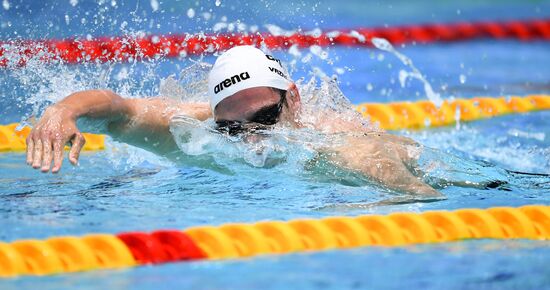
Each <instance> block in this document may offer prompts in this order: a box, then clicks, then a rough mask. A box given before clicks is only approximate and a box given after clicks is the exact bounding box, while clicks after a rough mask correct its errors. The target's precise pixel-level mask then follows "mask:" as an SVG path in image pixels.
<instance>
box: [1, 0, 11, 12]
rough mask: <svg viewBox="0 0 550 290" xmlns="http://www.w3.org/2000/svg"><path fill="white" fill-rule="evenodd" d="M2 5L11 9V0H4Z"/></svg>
mask: <svg viewBox="0 0 550 290" xmlns="http://www.w3.org/2000/svg"><path fill="white" fill-rule="evenodd" d="M2 7H4V9H5V10H9V9H10V2H8V0H4V1H2Z"/></svg>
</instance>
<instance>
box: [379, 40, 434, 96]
mask: <svg viewBox="0 0 550 290" xmlns="http://www.w3.org/2000/svg"><path fill="white" fill-rule="evenodd" d="M371 42H372V44H373V45H374V46H375V47H376V48H378V49H380V50H383V51H387V52H389V53H391V54H393V55H395V56H396V57H397V58H398V59H399V60H400V61H401V62H402V63H403V64H404V65H405V66H407V67H409V68H410V69H411V71H406V70H401V71H399V82H400V84H401V87H404V86H405V82H406V80H407V79H409V78H412V79H417V80H419V81H421V82H422V83H423V84H424V92H425V94H426V97H428V99H429V100H430V101H432V102H433V103H434V104H435V105H436V106H437V107H440V106H441V105H442V104H443V100H442V99H441V96H440V94H438V93H436V92H435V91H434V90H433V88H432V86H431V85H430V83H429V82H428V80H426V78H425V77H424V76H423V75H422V73H421V72H420V71H419V70H418V69H417V68H416V67H415V66H414V64H413V62H412V60H411V59H410V58H409V57H407V56H406V55H404V54H402V53H400V52H398V51H397V50H396V49H395V48H394V47H393V45H391V43H389V41H387V40H386V39H384V38H378V37H373V38H372V40H371Z"/></svg>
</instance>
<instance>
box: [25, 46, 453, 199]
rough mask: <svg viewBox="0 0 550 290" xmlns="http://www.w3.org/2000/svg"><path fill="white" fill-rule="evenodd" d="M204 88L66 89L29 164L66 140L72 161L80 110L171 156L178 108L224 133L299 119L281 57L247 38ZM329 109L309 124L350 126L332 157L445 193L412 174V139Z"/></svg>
mask: <svg viewBox="0 0 550 290" xmlns="http://www.w3.org/2000/svg"><path fill="white" fill-rule="evenodd" d="M208 95H209V98H210V99H209V102H208V103H182V102H178V101H176V100H173V99H169V98H164V97H156V98H146V99H126V98H122V97H120V96H119V95H117V94H115V93H114V92H112V91H109V90H88V91H81V92H77V93H74V94H71V95H69V96H68V97H66V98H65V99H63V100H61V101H60V102H58V103H56V104H54V105H52V106H50V107H48V108H47V109H46V110H45V112H44V114H43V116H42V118H41V119H40V120H39V121H38V123H37V124H36V125H35V126H34V128H33V129H32V131H31V132H30V134H29V136H28V138H27V151H26V155H27V158H26V159H27V160H26V161H27V164H29V165H31V166H32V167H33V168H35V169H41V171H42V172H49V171H50V169H51V172H53V173H57V172H59V170H60V168H61V164H62V162H63V147H64V146H65V144H70V145H71V149H70V151H69V156H68V159H69V161H70V162H71V163H72V164H73V165H76V164H77V162H78V158H79V155H80V151H81V150H82V147H83V146H84V143H85V142H86V140H85V139H84V137H83V135H82V133H81V132H80V130H79V128H78V127H77V122H76V121H77V120H78V119H79V118H87V119H90V120H94V121H96V122H103V123H104V124H106V132H104V133H106V134H108V135H110V136H111V137H112V138H113V139H115V140H118V141H122V142H125V143H128V144H131V145H134V146H137V147H140V148H143V149H146V150H148V151H151V152H154V153H156V154H158V155H162V156H166V157H168V158H170V159H174V160H175V158H176V156H178V154H180V155H181V154H182V153H181V150H179V148H178V146H177V144H176V142H175V139H174V137H173V135H172V134H171V132H170V124H171V120H172V119H173V118H175V117H176V116H181V115H184V116H186V117H188V118H194V119H196V120H200V121H204V120H207V119H209V118H214V121H215V122H216V126H217V130H218V131H220V132H222V133H224V134H229V135H235V134H240V133H242V132H248V131H251V130H255V129H257V128H266V127H269V126H272V125H274V124H278V125H279V126H285V127H289V128H296V129H298V128H301V127H302V126H304V125H303V124H302V123H301V122H300V113H301V100H300V94H299V92H298V88H297V86H296V84H294V83H293V82H292V81H291V80H290V78H289V77H288V75H287V73H286V71H285V69H284V68H283V66H282V65H281V62H280V61H279V60H278V59H276V58H274V57H272V56H270V55H266V54H264V53H263V52H262V51H261V50H259V49H257V48H254V47H252V46H236V47H233V48H231V49H229V50H228V51H226V52H225V53H223V54H222V55H221V56H219V57H218V59H217V60H216V62H215V64H214V66H213V67H212V70H211V71H210V74H209V78H208ZM320 113H323V114H325V112H320ZM328 114H329V113H326V114H325V115H324V117H323V118H320V119H321V121H318V122H316V123H315V124H313V127H314V129H315V130H318V131H320V132H322V133H325V134H336V133H349V134H347V135H346V137H345V142H343V143H342V144H338V145H334V146H327V147H326V148H322V151H323V152H321V153H326V154H325V155H326V156H329V161H330V162H331V163H333V164H335V165H336V166H338V167H341V168H344V169H346V170H351V171H355V172H359V173H361V174H363V175H364V176H366V177H367V178H369V179H371V180H373V181H374V182H376V183H378V184H381V185H383V186H385V187H387V188H389V189H392V190H396V191H399V192H401V193H405V194H407V195H414V196H416V197H418V199H419V200H437V199H443V198H444V196H443V195H442V194H441V193H440V192H439V191H437V190H435V189H434V188H432V187H431V186H430V185H428V184H426V183H424V182H423V181H422V179H421V178H420V177H418V176H416V175H415V174H413V173H414V172H416V161H417V160H416V159H417V158H418V157H417V156H416V157H415V154H411V152H410V151H411V148H413V149H414V148H418V147H419V145H418V144H417V143H416V142H415V141H413V140H411V139H409V138H406V137H400V136H395V135H391V134H388V133H385V132H379V131H373V130H372V129H368V128H366V127H364V126H361V125H360V124H358V123H357V122H353V121H349V120H346V119H344V118H341V117H339V116H338V115H337V114H334V113H333V115H328ZM52 163H53V167H52Z"/></svg>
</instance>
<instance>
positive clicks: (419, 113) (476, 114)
mask: <svg viewBox="0 0 550 290" xmlns="http://www.w3.org/2000/svg"><path fill="white" fill-rule="evenodd" d="M356 109H357V110H358V111H359V112H360V113H361V114H362V115H363V116H364V117H365V118H368V119H369V120H370V121H371V122H373V123H376V124H378V125H379V126H380V127H381V128H383V129H386V130H401V129H422V128H434V127H441V126H448V125H452V124H455V123H456V122H457V120H460V121H461V122H469V121H475V120H480V119H486V118H492V117H497V116H502V115H506V114H513V113H527V112H532V111H540V110H550V95H529V96H525V97H518V96H511V97H500V98H491V97H476V98H472V99H457V100H454V101H445V102H444V103H443V105H442V106H441V107H440V108H437V107H436V106H435V105H434V104H433V103H432V102H430V101H416V102H394V103H387V104H383V103H364V104H360V105H357V106H356ZM18 126H19V124H17V123H13V124H9V125H3V126H2V125H0V152H22V151H25V148H26V142H25V139H26V138H27V136H28V134H29V132H30V128H29V127H24V128H23V129H22V130H21V131H18V130H17V128H18ZM84 138H86V145H84V150H92V151H94V150H103V149H105V136H103V135H94V134H86V133H85V134H84Z"/></svg>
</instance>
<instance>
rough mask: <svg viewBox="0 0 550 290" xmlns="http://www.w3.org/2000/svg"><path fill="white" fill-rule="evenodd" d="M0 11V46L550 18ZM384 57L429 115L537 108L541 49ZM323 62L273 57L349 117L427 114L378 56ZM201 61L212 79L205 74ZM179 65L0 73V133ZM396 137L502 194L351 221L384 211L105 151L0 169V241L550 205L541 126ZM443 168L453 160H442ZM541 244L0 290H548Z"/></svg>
mask: <svg viewBox="0 0 550 290" xmlns="http://www.w3.org/2000/svg"><path fill="white" fill-rule="evenodd" d="M8 2H9V4H10V7H9V9H7V10H6V9H0V10H1V11H0V39H2V40H6V39H12V38H14V37H22V38H32V39H35V38H61V37H68V36H74V35H79V36H82V37H86V35H87V34H91V35H93V36H100V35H120V34H122V33H123V32H130V33H135V32H136V31H143V32H147V33H149V32H151V33H168V32H199V31H201V30H202V31H207V29H213V28H214V27H218V28H219V27H223V26H224V25H226V26H227V25H228V24H230V23H233V25H234V26H237V25H238V24H239V23H242V24H246V29H250V27H251V26H254V25H256V26H258V28H259V29H260V30H267V28H266V26H265V25H266V24H274V25H277V26H279V27H281V28H283V29H285V30H292V29H296V28H298V27H301V28H302V29H304V30H311V29H314V28H316V27H319V28H321V29H332V28H343V27H360V26H365V27H368V26H383V25H385V24H388V25H398V24H412V23H425V22H452V21H460V20H487V19H503V20H506V19H529V18H548V17H550V12H549V11H550V2H548V1H533V2H527V3H523V2H522V1H517V2H516V1H484V2H481V3H479V2H478V1H463V3H460V4H453V3H447V2H445V3H440V1H436V2H433V3H432V2H429V1H420V2H416V3H415V4H411V3H409V1H391V3H390V2H388V1H378V2H365V3H364V2H363V1H357V2H346V3H339V2H337V1H313V2H304V1H302V2H294V1H277V2H271V1H258V2H254V3H252V2H251V3H248V2H246V1H236V2H234V1H232V2H231V3H229V1H227V3H226V1H221V2H220V5H219V6H217V5H216V2H215V1H211V2H212V3H205V4H202V3H201V4H195V3H191V4H189V3H184V2H182V1H159V2H157V1H138V2H136V1H133V2H131V3H130V2H127V1H67V2H70V3H69V4H67V3H65V2H58V1H25V2H23V1H21V2H19V1H12V0H9V1H8ZM120 2H124V3H120ZM113 3H114V5H113ZM155 3H157V4H158V5H159V6H158V9H157V10H155V9H154V7H156V6H155V5H156V4H155ZM73 4H74V6H73ZM27 6H29V7H31V8H32V9H31V10H32V11H31V12H29V11H28V10H29V9H28V7H27ZM201 7H202V8H201ZM190 8H193V13H194V14H193V13H191V12H189V11H190V10H189V9H190ZM204 13H208V14H204ZM192 14H193V17H190V15H192ZM65 15H67V16H65ZM208 15H209V16H208ZM223 16H225V17H226V20H225V21H224V20H223ZM206 18H208V19H206ZM67 19H69V20H67ZM82 19H84V20H82ZM237 20H239V21H238V22H237ZM43 23H46V25H43ZM124 23H126V24H124ZM220 23H221V24H220ZM272 29H273V28H272ZM207 32H208V31H207ZM210 32H211V31H210ZM397 49H398V50H399V51H400V52H401V53H403V54H405V55H407V56H408V57H410V58H411V59H412V60H413V62H414V64H415V66H416V67H417V68H419V69H420V70H421V71H422V73H423V74H424V75H425V76H427V79H428V80H429V81H430V83H431V85H432V86H433V87H434V89H435V90H436V91H437V92H439V93H440V94H441V95H442V97H443V98H452V97H456V98H469V97H473V96H501V95H504V96H507V95H527V94H535V93H536V94H550V53H548V52H549V51H550V44H549V43H548V42H542V41H537V42H529V43H525V42H518V41H510V40H506V41H495V40H478V41H470V42H462V43H447V44H441V43H440V44H430V45H413V44H408V45H405V46H404V47H397ZM322 50H323V51H324V52H326V53H327V54H326V57H325V55H324V54H321V55H319V54H316V52H317V51H315V50H309V49H304V50H301V51H300V53H301V55H299V56H298V55H297V54H296V53H295V52H287V51H276V52H274V54H275V55H276V56H278V57H280V58H281V59H282V60H284V61H285V62H286V63H287V64H290V63H292V62H293V61H295V67H294V69H293V72H292V75H293V78H294V79H299V78H305V80H306V81H307V80H309V79H310V78H311V77H312V76H313V75H315V73H314V72H317V73H316V76H318V77H319V76H321V75H323V74H325V75H328V76H331V75H337V77H338V80H339V84H340V88H341V89H342V91H343V92H344V94H345V95H346V96H348V97H349V98H350V100H351V101H352V103H355V104H357V103H362V102H391V101H400V100H420V99H425V95H424V92H423V90H422V85H421V84H420V83H419V82H416V81H414V80H413V81H409V82H408V83H407V84H405V86H404V87H402V86H401V85H400V82H399V71H400V70H401V69H407V68H405V67H404V66H403V65H402V64H401V63H400V62H399V60H398V59H397V58H395V57H394V56H393V55H391V54H388V53H385V52H383V51H380V50H375V49H365V48H344V47H333V48H328V49H325V48H323V49H322ZM194 59H195V60H198V58H194ZM201 60H202V61H206V62H210V63H211V62H213V60H214V58H213V57H212V56H207V57H204V58H203V59H201ZM191 63H192V62H191V61H190V60H188V59H179V60H178V59H170V60H158V61H152V62H149V63H145V64H143V63H137V64H115V65H112V64H111V65H109V64H102V65H95V64H94V65H68V66H64V65H40V64H36V65H31V66H29V67H25V68H20V69H17V70H4V69H2V70H0V92H1V97H0V113H1V115H0V124H7V123H11V122H19V121H21V120H22V118H23V117H24V116H29V115H30V114H31V112H33V110H36V111H39V110H40V109H41V108H43V107H44V106H45V105H46V104H47V103H48V102H51V101H54V100H57V99H59V98H62V97H64V96H66V95H68V94H69V93H71V92H73V91H76V90H82V89H87V88H98V87H103V88H105V87H107V88H111V89H113V90H114V91H116V92H119V93H121V94H123V95H126V96H149V95H157V94H158V93H159V85H160V81H161V79H163V78H166V77H168V76H170V75H172V74H174V75H176V76H179V74H180V71H181V70H182V69H184V68H185V67H187V66H189V65H190V64H191ZM396 134H402V135H405V136H409V137H411V138H413V139H415V140H417V141H418V142H420V143H422V144H424V145H425V146H427V147H430V148H434V149H436V151H435V152H440V153H441V154H442V156H443V157H442V158H443V159H445V160H446V161H448V162H451V161H452V160H463V163H464V164H466V163H468V164H469V162H475V164H478V165H479V166H481V167H480V168H481V170H482V173H487V172H489V171H491V172H493V171H498V172H500V173H499V174H502V176H504V178H505V179H506V181H507V182H508V184H507V185H506V186H504V187H500V188H496V189H483V190H482V189H471V188H463V187H456V186H450V187H446V188H442V189H441V192H443V193H444V194H445V195H446V196H447V197H448V199H447V200H444V201H437V202H432V203H410V204H402V205H392V206H379V207H365V206H361V205H364V204H367V203H371V202H375V201H379V200H381V199H384V198H388V197H391V196H392V194H391V193H388V192H387V191H384V190H382V189H380V188H379V187H376V186H373V185H368V184H367V185H361V186H350V184H349V183H345V182H341V183H339V182H329V181H327V180H320V179H318V178H311V177H310V176H305V175H303V174H300V173H301V172H300V171H301V168H299V167H296V166H295V165H288V166H275V167H274V168H260V169H258V168H251V167H250V166H245V165H235V166H236V167H235V168H234V170H235V172H236V173H237V174H234V175H227V174H222V173H218V172H215V171H212V170H208V169H203V168H197V167H189V166H184V165H174V164H172V163H170V162H168V161H166V160H163V159H162V158H159V157H157V156H154V155H152V154H149V153H146V152H144V151H142V150H139V149H136V148H132V147H129V146H126V145H123V144H119V143H115V142H112V141H109V144H108V146H107V147H108V149H107V150H105V151H101V152H87V153H84V154H83V155H82V156H81V159H80V166H78V167H75V168H74V167H72V166H70V165H69V164H68V162H65V164H64V167H63V169H62V171H61V173H60V174H57V175H51V174H41V173H39V172H37V171H34V170H32V169H31V168H29V167H27V166H26V165H25V163H24V160H25V159H24V155H23V154H21V153H1V154H0V240H1V241H13V240H17V239H24V238H46V237H50V236H59V235H83V234H87V233H100V232H107V233H118V232H124V231H150V230H155V229H162V228H170V229H183V228H186V227H189V226H194V225H218V224H222V223H226V222H255V221H259V220H289V219H292V218H298V217H324V216H337V215H352V216H355V215H360V214H369V213H377V214H385V213H391V212H396V211H413V212H421V211H426V210H434V209H436V210H439V209H445V210H451V209H458V208H488V207H494V206H520V205H526V204H545V205H548V204H550V177H548V175H547V174H550V111H542V112H534V113H528V114H516V115H508V116H503V117H498V118H494V119H489V120H482V121H477V122H472V123H459V124H455V125H453V126H449V127H443V128H433V129H427V130H423V131H400V132H396ZM438 154H439V153H438ZM448 154H451V155H452V156H456V157H457V158H459V159H452V158H451V159H452V160H451V159H449V158H450V157H449V156H451V155H448ZM453 158H454V157H453ZM459 163H461V164H462V162H459ZM482 165H483V166H486V167H483V166H482ZM516 171H517V172H523V173H514V172H516ZM525 173H529V174H525ZM450 174H451V175H452V173H450ZM487 174H488V173H487ZM549 245H550V244H549V243H548V241H526V240H510V241H494V240H477V241H464V242H457V243H448V244H438V245H419V246H408V247H398V248H383V247H370V248H361V249H355V250H346V251H328V252H321V253H308V254H293V255H285V256H268V257H259V258H254V259H241V260H235V261H224V262H192V263H175V264H166V265H158V266H144V267H138V268H134V269H128V270H122V271H94V272H86V273H76V274H63V275H56V276H48V277H20V278H16V279H9V280H1V281H0V289H20V288H21V289H27V288H37V287H40V288H41V289H60V288H71V289H72V288H74V289H88V288H90V289H91V288H104V289H105V288H107V289H119V288H128V289H161V288H163V289H174V288H183V289H248V288H254V289H365V288H366V289H370V288H373V289H380V288H390V289H391V288H402V287H403V286H404V285H407V286H409V287H411V288H413V289H414V288H418V289H516V288H521V289H545V288H550V268H549V267H548V261H549V260H550V247H549Z"/></svg>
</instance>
